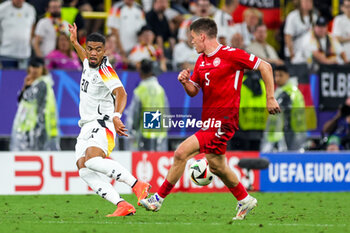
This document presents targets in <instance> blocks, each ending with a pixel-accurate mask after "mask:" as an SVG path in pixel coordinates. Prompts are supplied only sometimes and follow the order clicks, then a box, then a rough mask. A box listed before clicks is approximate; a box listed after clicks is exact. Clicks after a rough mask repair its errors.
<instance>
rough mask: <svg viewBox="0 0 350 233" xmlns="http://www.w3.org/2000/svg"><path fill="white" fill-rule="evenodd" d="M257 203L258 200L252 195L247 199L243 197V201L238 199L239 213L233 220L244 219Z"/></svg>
mask: <svg viewBox="0 0 350 233" xmlns="http://www.w3.org/2000/svg"><path fill="white" fill-rule="evenodd" d="M257 205H258V201H257V200H256V199H255V198H254V197H252V196H250V195H249V196H248V197H247V198H246V200H245V199H243V200H241V201H238V203H237V208H236V210H237V214H236V217H234V218H233V220H243V219H244V218H245V216H246V215H247V214H249V212H250V211H251V210H252V209H254V207H255V206H257Z"/></svg>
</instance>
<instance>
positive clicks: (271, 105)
mask: <svg viewBox="0 0 350 233" xmlns="http://www.w3.org/2000/svg"><path fill="white" fill-rule="evenodd" d="M266 107H267V111H268V112H269V113H270V114H272V115H275V114H277V113H280V112H281V109H280V106H279V104H278V103H277V101H276V99H275V98H274V97H271V98H268V99H267V100H266Z"/></svg>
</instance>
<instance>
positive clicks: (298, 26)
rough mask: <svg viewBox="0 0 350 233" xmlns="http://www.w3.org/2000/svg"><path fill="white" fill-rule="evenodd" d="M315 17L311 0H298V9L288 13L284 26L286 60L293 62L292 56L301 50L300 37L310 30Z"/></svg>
mask: <svg viewBox="0 0 350 233" xmlns="http://www.w3.org/2000/svg"><path fill="white" fill-rule="evenodd" d="M316 19H317V14H316V13H315V11H314V8H313V0H300V2H299V7H298V9H296V10H294V11H292V12H290V13H289V14H288V16H287V18H286V23H285V27H284V41H285V48H284V53H285V57H286V60H288V61H291V62H292V63H293V59H294V56H295V55H296V54H297V53H298V52H300V50H301V44H302V37H303V36H304V35H305V34H306V33H308V32H309V31H310V30H311V28H312V26H313V24H314V23H315V22H316Z"/></svg>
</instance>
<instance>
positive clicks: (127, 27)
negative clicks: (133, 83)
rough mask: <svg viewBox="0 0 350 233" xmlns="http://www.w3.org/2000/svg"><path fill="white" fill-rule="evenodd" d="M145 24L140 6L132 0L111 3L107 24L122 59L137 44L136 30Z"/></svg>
mask: <svg viewBox="0 0 350 233" xmlns="http://www.w3.org/2000/svg"><path fill="white" fill-rule="evenodd" d="M145 24H146V21H145V16H144V13H143V11H142V7H141V6H140V5H139V4H137V3H135V2H134V0H124V1H121V2H117V3H115V4H114V5H113V7H112V9H111V11H110V14H109V16H108V19H107V26H108V28H109V29H110V30H111V32H112V33H113V34H114V35H115V37H116V38H117V48H118V50H119V53H120V55H121V56H122V57H123V60H126V57H127V55H128V54H129V53H130V51H131V49H132V48H133V47H134V46H135V45H136V44H137V32H139V31H140V29H141V27H142V26H144V25H145Z"/></svg>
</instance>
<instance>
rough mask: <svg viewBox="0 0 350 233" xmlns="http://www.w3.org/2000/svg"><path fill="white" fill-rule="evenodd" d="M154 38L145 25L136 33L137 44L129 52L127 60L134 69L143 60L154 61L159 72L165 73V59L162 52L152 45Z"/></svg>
mask: <svg viewBox="0 0 350 233" xmlns="http://www.w3.org/2000/svg"><path fill="white" fill-rule="evenodd" d="M154 37H155V35H154V33H153V32H152V30H151V28H150V27H149V26H147V25H146V26H143V27H142V28H141V30H140V31H139V33H138V41H139V43H138V44H136V45H135V46H134V48H133V49H132V50H131V52H130V54H129V57H128V59H129V61H130V62H131V64H132V65H133V66H134V67H136V68H137V67H138V65H139V63H140V62H141V61H142V60H144V59H148V60H151V61H156V62H157V63H158V67H159V68H160V70H161V71H163V72H165V71H166V70H167V66H166V58H165V57H164V54H163V50H162V49H161V48H157V46H156V45H154V44H153V41H154Z"/></svg>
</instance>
